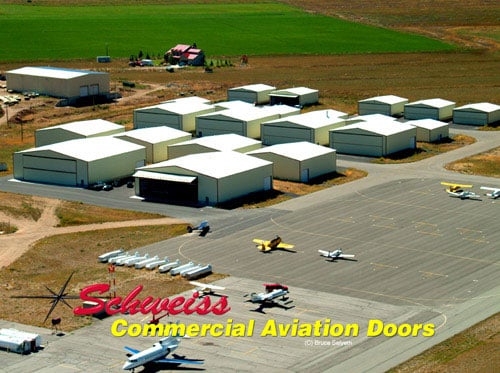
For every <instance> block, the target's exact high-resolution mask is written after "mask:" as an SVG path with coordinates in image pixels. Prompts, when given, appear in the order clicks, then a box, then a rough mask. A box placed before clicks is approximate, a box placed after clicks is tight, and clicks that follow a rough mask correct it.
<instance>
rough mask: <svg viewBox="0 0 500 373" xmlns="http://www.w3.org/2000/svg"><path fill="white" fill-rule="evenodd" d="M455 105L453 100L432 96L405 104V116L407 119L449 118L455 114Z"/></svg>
mask: <svg viewBox="0 0 500 373" xmlns="http://www.w3.org/2000/svg"><path fill="white" fill-rule="evenodd" d="M454 107H455V103H454V102H453V101H448V100H443V99H442V98H431V99H428V100H420V101H415V102H410V103H409V104H405V114H404V116H405V118H406V119H427V118H428V119H436V120H448V119H451V118H452V116H453V108H454Z"/></svg>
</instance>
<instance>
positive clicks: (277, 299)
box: [245, 284, 293, 311]
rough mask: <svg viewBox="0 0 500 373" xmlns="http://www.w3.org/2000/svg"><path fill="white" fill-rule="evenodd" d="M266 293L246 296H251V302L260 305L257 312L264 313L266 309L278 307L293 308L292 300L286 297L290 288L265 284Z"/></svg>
mask: <svg viewBox="0 0 500 373" xmlns="http://www.w3.org/2000/svg"><path fill="white" fill-rule="evenodd" d="M264 286H265V287H266V292H265V293H264V292H263V293H251V294H245V297H247V296H249V295H250V299H249V300H248V301H249V302H252V303H260V307H259V308H258V309H257V311H262V309H263V308H264V307H273V306H278V307H281V308H284V309H290V308H293V306H290V304H291V303H292V302H293V300H290V299H289V298H288V297H287V296H286V295H287V294H288V286H285V285H281V284H264Z"/></svg>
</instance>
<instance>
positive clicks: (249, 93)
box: [227, 84, 276, 105]
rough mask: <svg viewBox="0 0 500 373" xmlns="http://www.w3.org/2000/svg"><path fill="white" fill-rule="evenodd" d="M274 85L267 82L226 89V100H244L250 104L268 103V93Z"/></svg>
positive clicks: (273, 88) (273, 89) (272, 89)
mask: <svg viewBox="0 0 500 373" xmlns="http://www.w3.org/2000/svg"><path fill="white" fill-rule="evenodd" d="M275 90H276V87H273V86H270V85H267V84H249V85H244V86H241V87H235V88H229V89H228V90H227V100H228V101H235V100H239V101H244V102H249V103H251V104H256V105H263V104H267V103H269V93H271V92H273V91H275Z"/></svg>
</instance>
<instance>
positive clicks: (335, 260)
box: [325, 258, 358, 263]
mask: <svg viewBox="0 0 500 373" xmlns="http://www.w3.org/2000/svg"><path fill="white" fill-rule="evenodd" d="M339 260H345V261H346V262H357V261H358V259H352V258H334V259H325V262H331V263H337V262H338V261H339Z"/></svg>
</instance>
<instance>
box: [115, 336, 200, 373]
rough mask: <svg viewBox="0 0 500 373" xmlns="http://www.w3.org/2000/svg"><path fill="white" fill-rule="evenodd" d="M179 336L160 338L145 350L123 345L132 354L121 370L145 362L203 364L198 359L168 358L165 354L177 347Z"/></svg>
mask: <svg viewBox="0 0 500 373" xmlns="http://www.w3.org/2000/svg"><path fill="white" fill-rule="evenodd" d="M180 341H181V337H173V336H168V337H165V338H162V339H160V341H158V342H156V343H155V344H153V347H150V348H148V349H146V350H143V351H139V350H136V349H133V348H130V347H127V346H125V347H124V348H125V350H126V351H128V352H130V353H131V354H132V355H131V356H129V357H128V359H127V361H126V362H125V364H124V365H123V370H132V371H133V370H134V369H135V368H137V367H140V366H143V365H146V364H158V363H160V364H176V365H177V364H203V361H200V360H186V359H181V358H175V356H174V358H173V359H170V358H167V357H166V356H167V355H168V354H169V353H171V352H173V351H174V350H176V349H177V347H179V343H180Z"/></svg>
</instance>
